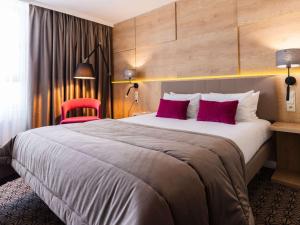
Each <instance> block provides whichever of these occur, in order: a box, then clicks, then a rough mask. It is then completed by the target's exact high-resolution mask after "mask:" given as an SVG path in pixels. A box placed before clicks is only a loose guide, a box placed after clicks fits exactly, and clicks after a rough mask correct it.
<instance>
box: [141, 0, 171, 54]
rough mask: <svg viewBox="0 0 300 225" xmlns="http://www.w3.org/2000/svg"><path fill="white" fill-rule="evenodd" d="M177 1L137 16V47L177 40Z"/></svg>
mask: <svg viewBox="0 0 300 225" xmlns="http://www.w3.org/2000/svg"><path fill="white" fill-rule="evenodd" d="M175 17H176V10H175V3H171V4H168V5H166V6H163V7H161V8H159V9H156V10H153V11H151V12H149V13H145V14H143V15H141V16H138V17H136V47H137V48H139V47H143V46H149V45H154V44H160V43H163V42H168V41H174V40H176V19H175Z"/></svg>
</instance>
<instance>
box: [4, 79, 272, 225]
mask: <svg viewBox="0 0 300 225" xmlns="http://www.w3.org/2000/svg"><path fill="white" fill-rule="evenodd" d="M210 82H212V83H214V84H216V82H220V83H218V84H219V85H216V86H215V87H218V88H217V89H218V91H223V92H224V90H223V89H222V88H221V87H222V85H223V84H225V86H226V83H227V82H231V83H232V82H236V81H235V80H232V81H227V80H224V81H205V82H203V81H202V82H201V83H200V84H199V85H196V84H195V83H197V82H193V83H185V84H184V85H183V86H185V87H186V89H188V90H189V91H197V90H193V88H191V87H197V88H199V87H202V85H203V84H204V87H205V88H210V85H208V84H209V83H210ZM238 82H239V84H240V86H239V87H242V89H243V90H247V88H249V87H251V88H253V87H255V88H260V89H259V90H261V91H262V98H261V99H262V100H261V102H262V103H264V102H265V101H266V104H267V105H268V109H266V110H262V109H263V107H259V113H262V114H260V117H261V118H263V119H264V120H258V121H256V122H253V123H243V124H237V125H236V126H235V128H234V127H233V126H230V127H229V126H228V125H227V126H225V125H220V124H214V123H208V122H205V123H204V122H203V123H202V124H201V128H199V126H196V125H195V124H196V121H193V120H188V121H184V122H185V123H180V122H178V121H177V122H174V120H172V121H170V120H168V119H159V118H156V117H155V116H154V115H153V114H150V115H144V116H140V117H133V118H127V119H123V120H109V119H108V120H100V121H93V122H87V123H83V124H69V125H60V126H51V127H43V128H38V129H33V130H30V131H27V132H24V133H21V134H19V135H18V136H17V137H16V138H15V139H14V140H12V141H11V142H10V143H8V144H7V145H6V146H5V147H3V148H2V149H1V150H0V164H1V166H4V165H12V167H13V168H14V170H15V171H17V172H18V174H19V175H20V176H21V177H22V178H23V179H24V180H25V182H26V183H27V184H29V185H30V186H31V187H32V189H33V190H34V191H35V192H36V193H37V194H38V195H39V196H40V197H41V199H42V200H43V201H44V202H45V203H46V204H47V205H48V206H49V207H50V209H51V210H52V211H53V212H54V213H55V214H56V215H57V216H58V217H59V218H60V219H61V220H62V221H64V222H66V223H67V224H74V225H77V224H86V225H96V224H99V225H153V224H155V225H173V224H174V225H175V224H176V225H198V224H199V225H200V224H214V225H218V224H222V225H226V224H228V225H234V224H245V225H246V224H249V225H250V224H251V225H252V224H254V218H253V215H252V211H251V207H250V205H249V200H248V195H247V182H249V180H250V179H251V178H252V177H253V176H254V174H255V173H256V172H257V171H258V170H259V169H260V167H261V166H262V165H263V163H264V162H265V160H266V159H267V158H268V157H269V155H270V151H271V149H270V144H269V143H270V142H269V139H270V136H271V134H270V132H269V131H268V126H269V122H268V121H267V120H266V119H271V116H274V115H275V113H274V111H273V113H270V110H272V107H274V106H273V104H272V102H274V99H276V98H275V94H274V92H273V91H274V79H273V78H271V77H268V78H252V79H250V80H249V79H239V80H238ZM255 82H257V84H256V85H255ZM182 84H183V83H182ZM182 84H181V85H180V86H178V83H175V84H174V83H172V82H168V83H164V84H163V85H162V91H167V90H168V89H169V88H170V89H171V90H172V91H177V92H178V87H179V88H182V87H183V86H182ZM220 84H221V85H220ZM260 85H263V87H261V86H260ZM230 86H232V85H230ZM212 89H213V88H212ZM182 91H184V92H186V91H187V90H182ZM200 91H201V92H203V90H200ZM213 91H215V90H213ZM227 91H230V90H227ZM231 91H239V90H231ZM263 106H266V105H263ZM271 106H272V107H271ZM273 109H274V108H273ZM198 125H199V124H198ZM223 131H225V134H226V135H224V132H223ZM242 133H245V134H246V133H248V134H249V135H248V138H247V139H245V138H243V135H241V134H242ZM249 141H251V143H252V144H251V145H252V147H251V148H250V147H249Z"/></svg>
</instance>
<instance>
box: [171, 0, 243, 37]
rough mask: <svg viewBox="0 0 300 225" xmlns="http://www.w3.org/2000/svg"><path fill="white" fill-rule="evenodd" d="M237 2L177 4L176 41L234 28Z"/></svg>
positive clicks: (189, 0)
mask: <svg viewBox="0 0 300 225" xmlns="http://www.w3.org/2000/svg"><path fill="white" fill-rule="evenodd" d="M236 1H237V0H213V1H212V0H182V1H178V2H177V33H178V39H181V38H187V37H192V36H199V35H203V34H207V33H211V32H218V31H220V30H222V29H228V28H236V25H237V4H236Z"/></svg>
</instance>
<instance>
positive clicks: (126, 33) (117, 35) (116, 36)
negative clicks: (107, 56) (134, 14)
mask: <svg viewBox="0 0 300 225" xmlns="http://www.w3.org/2000/svg"><path fill="white" fill-rule="evenodd" d="M131 49H135V19H129V20H126V21H124V22H121V23H119V24H116V25H115V26H114V29H113V51H114V52H121V51H126V50H131Z"/></svg>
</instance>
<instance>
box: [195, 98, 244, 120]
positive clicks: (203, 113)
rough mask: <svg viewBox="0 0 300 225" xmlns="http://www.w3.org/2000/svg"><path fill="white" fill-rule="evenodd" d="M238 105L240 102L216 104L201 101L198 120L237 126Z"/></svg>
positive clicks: (214, 102)
mask: <svg viewBox="0 0 300 225" xmlns="http://www.w3.org/2000/svg"><path fill="white" fill-rule="evenodd" d="M238 104H239V102H238V101H228V102H216V101H205V100H200V108H199V112H198V116H197V120H198V121H210V122H219V123H227V124H235V115H236V112H237V107H238Z"/></svg>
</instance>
